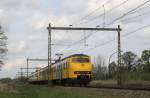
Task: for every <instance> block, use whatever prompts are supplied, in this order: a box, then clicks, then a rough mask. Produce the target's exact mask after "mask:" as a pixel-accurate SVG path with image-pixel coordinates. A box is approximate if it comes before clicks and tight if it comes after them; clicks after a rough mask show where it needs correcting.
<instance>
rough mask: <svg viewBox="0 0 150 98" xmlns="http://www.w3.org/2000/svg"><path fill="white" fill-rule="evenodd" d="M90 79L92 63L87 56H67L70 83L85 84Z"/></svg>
mask: <svg viewBox="0 0 150 98" xmlns="http://www.w3.org/2000/svg"><path fill="white" fill-rule="evenodd" d="M91 79H92V64H91V61H90V57H89V56H75V57H71V58H69V80H70V81H71V83H72V84H85V85H86V84H87V83H89V82H90V81H91Z"/></svg>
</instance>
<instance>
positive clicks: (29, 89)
mask: <svg viewBox="0 0 150 98" xmlns="http://www.w3.org/2000/svg"><path fill="white" fill-rule="evenodd" d="M5 86H6V87H7V89H2V90H0V98H150V92H149V91H131V90H114V89H97V88H81V87H62V86H55V87H48V86H46V85H45V86H43V85H41V86H39V85H18V86H12V85H4V86H2V87H3V88H6V87H5ZM0 87H1V86H0ZM2 87H1V88H2ZM9 89H11V90H9Z"/></svg>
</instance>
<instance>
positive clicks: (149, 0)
mask: <svg viewBox="0 0 150 98" xmlns="http://www.w3.org/2000/svg"><path fill="white" fill-rule="evenodd" d="M127 1H128V0H127ZM127 1H126V2H127ZM148 2H150V0H148V1H146V2H144V3H142V4H140V5H138V6H137V7H135V8H134V9H132V10H130V11H128V12H127V13H125V14H124V15H122V16H120V17H118V18H116V19H115V20H113V21H112V22H111V23H109V24H107V26H108V25H111V24H113V23H114V22H116V21H118V20H120V19H122V18H124V17H125V16H127V15H129V14H131V13H133V12H136V10H137V9H139V8H141V7H142V6H144V5H145V4H147V3H148ZM124 3H125V2H124ZM96 32H97V31H96ZM96 32H94V33H96ZM94 33H90V34H89V35H87V36H86V37H85V38H89V37H90V36H91V35H93V34H94ZM82 40H84V39H81V40H79V41H77V42H75V43H73V44H72V45H71V46H73V45H75V44H77V43H79V42H81V41H82Z"/></svg>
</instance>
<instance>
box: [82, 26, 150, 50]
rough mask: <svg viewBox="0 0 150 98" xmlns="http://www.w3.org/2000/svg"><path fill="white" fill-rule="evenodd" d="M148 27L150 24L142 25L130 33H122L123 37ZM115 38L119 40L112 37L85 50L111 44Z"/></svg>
mask: <svg viewBox="0 0 150 98" xmlns="http://www.w3.org/2000/svg"><path fill="white" fill-rule="evenodd" d="M148 27H150V25H145V26H142V27H140V28H137V29H136V30H134V31H131V32H128V33H126V34H124V35H122V36H121V37H127V36H129V35H131V34H133V33H136V32H138V31H141V30H143V29H146V28H148ZM115 40H117V39H116V38H113V39H111V40H108V41H106V42H104V43H101V44H99V45H96V46H95V47H92V48H90V49H88V50H85V51H91V50H93V49H96V48H98V47H101V46H104V45H107V44H110V43H112V42H113V41H115ZM85 51H82V52H85Z"/></svg>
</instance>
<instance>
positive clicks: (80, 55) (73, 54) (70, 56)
mask: <svg viewBox="0 0 150 98" xmlns="http://www.w3.org/2000/svg"><path fill="white" fill-rule="evenodd" d="M75 56H87V57H89V56H88V55H86V54H73V55H70V56H67V57H65V58H63V59H61V60H64V59H67V58H70V57H75ZM61 60H60V61H61Z"/></svg>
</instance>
